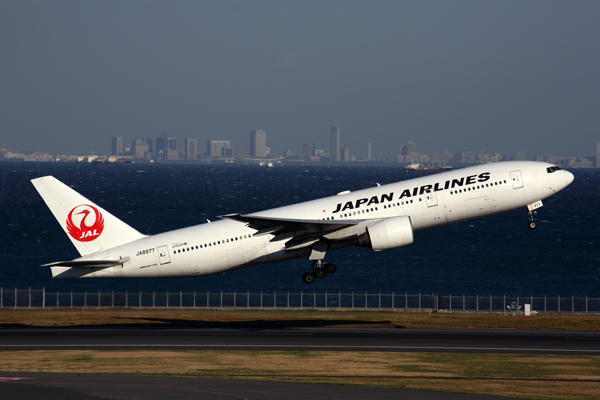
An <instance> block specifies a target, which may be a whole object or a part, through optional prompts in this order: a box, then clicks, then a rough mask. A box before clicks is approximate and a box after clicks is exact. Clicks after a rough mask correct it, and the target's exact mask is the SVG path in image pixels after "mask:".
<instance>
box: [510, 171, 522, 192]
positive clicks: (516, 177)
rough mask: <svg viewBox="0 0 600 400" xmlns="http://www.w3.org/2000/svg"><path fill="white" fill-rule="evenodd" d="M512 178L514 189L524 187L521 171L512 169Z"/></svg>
mask: <svg viewBox="0 0 600 400" xmlns="http://www.w3.org/2000/svg"><path fill="white" fill-rule="evenodd" d="M510 179H511V180H512V184H513V189H520V188H522V187H523V178H522V177H521V171H510Z"/></svg>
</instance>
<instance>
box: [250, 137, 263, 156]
mask: <svg viewBox="0 0 600 400" xmlns="http://www.w3.org/2000/svg"><path fill="white" fill-rule="evenodd" d="M266 156H267V133H266V132H265V131H252V132H250V157H266Z"/></svg>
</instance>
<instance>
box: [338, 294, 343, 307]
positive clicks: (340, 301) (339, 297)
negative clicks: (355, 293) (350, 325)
mask: <svg viewBox="0 0 600 400" xmlns="http://www.w3.org/2000/svg"><path fill="white" fill-rule="evenodd" d="M338 308H342V292H338Z"/></svg>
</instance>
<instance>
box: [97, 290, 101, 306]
mask: <svg viewBox="0 0 600 400" xmlns="http://www.w3.org/2000/svg"><path fill="white" fill-rule="evenodd" d="M101 298H102V296H101V295H100V291H99V290H98V308H100V299H101Z"/></svg>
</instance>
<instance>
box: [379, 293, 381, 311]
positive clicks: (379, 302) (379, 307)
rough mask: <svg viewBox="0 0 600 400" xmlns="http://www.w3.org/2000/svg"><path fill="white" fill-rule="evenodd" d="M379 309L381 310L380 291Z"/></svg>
mask: <svg viewBox="0 0 600 400" xmlns="http://www.w3.org/2000/svg"><path fill="white" fill-rule="evenodd" d="M379 309H380V310H381V292H379Z"/></svg>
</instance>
